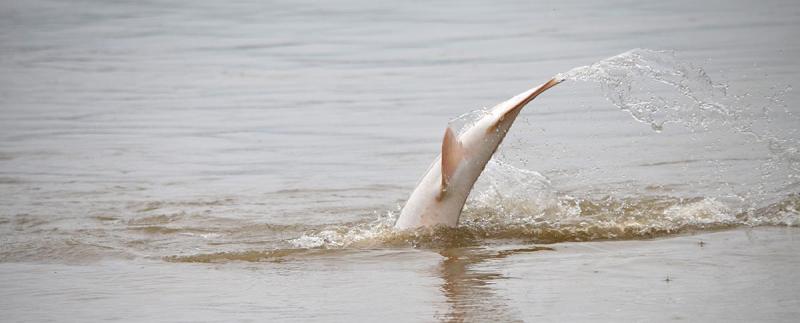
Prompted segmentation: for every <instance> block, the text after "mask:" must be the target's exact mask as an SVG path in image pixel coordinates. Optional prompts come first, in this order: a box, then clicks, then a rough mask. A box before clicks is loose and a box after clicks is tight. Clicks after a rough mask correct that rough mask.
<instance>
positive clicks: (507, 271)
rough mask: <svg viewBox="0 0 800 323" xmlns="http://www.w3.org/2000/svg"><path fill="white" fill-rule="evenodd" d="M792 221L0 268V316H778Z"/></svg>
mask: <svg viewBox="0 0 800 323" xmlns="http://www.w3.org/2000/svg"><path fill="white" fill-rule="evenodd" d="M798 268H800V229H798V228H792V227H783V228H782V227H758V228H740V229H734V230H729V231H720V232H712V233H702V234H696V235H682V236H677V237H670V238H664V239H656V240H647V241H598V242H584V243H559V244H552V245H524V244H520V245H509V244H502V245H501V247H492V246H486V247H480V248H459V249H446V250H419V249H380V250H351V251H334V252H332V253H329V254H325V253H320V254H316V255H309V256H306V257H294V258H287V259H283V260H281V261H271V262H228V263H219V264H179V263H165V262H160V261H143V260H139V261H100V262H97V263H92V264H85V265H64V264H26V263H3V264H0V294H2V295H0V312H2V313H3V316H4V319H3V321H4V322H33V321H36V322H43V321H60V322H64V321H71V322H81V321H100V320H134V321H148V322H176V321H186V322H188V321H191V322H228V321H243V322H247V321H251V322H264V321H296V322H304V321H334V322H351V321H377V320H383V321H392V322H395V321H396V322H403V321H406V322H421V321H423V322H424V321H487V320H494V321H546V322H552V321H654V322H658V321H689V322H707V321H726V322H727V321H737V322H754V321H785V322H788V321H792V320H793V319H794V318H796V317H797V315H798V314H800V292H798V290H800V283H799V282H800V271H798V270H797V269H798Z"/></svg>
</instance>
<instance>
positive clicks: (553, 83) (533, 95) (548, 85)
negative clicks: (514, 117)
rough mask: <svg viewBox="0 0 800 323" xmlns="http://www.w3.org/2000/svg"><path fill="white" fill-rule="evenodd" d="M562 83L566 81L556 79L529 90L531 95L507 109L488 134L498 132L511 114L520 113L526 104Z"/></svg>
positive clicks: (523, 97) (524, 94)
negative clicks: (498, 128) (501, 124)
mask: <svg viewBox="0 0 800 323" xmlns="http://www.w3.org/2000/svg"><path fill="white" fill-rule="evenodd" d="M562 81H564V80H561V79H556V78H554V79H551V80H549V81H547V83H544V84H542V85H541V86H539V87H538V88H536V89H531V90H528V92H530V93H523V94H521V96H522V99H521V100H520V101H518V102H517V103H516V104H513V105H511V106H510V107H509V108H507V110H506V111H503V112H502V114H501V115H500V117H499V118H497V121H495V123H494V124H493V125H492V126H491V127H489V128H488V129H487V132H494V131H496V130H497V127H498V126H500V123H501V122H503V120H505V119H506V118H507V117H508V116H509V115H510V114H511V113H514V112H519V110H520V109H522V107H524V106H525V105H526V104H528V102H531V100H533V99H535V98H536V97H537V96H539V94H542V92H544V91H547V89H549V88H551V87H553V86H556V84H558V83H561V82H562ZM517 97H519V96H517ZM517 97H514V98H512V99H511V100H514V99H516V98H517Z"/></svg>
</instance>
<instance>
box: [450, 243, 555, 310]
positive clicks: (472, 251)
mask: <svg viewBox="0 0 800 323" xmlns="http://www.w3.org/2000/svg"><path fill="white" fill-rule="evenodd" d="M553 250H554V249H552V248H548V247H530V248H520V249H510V250H500V251H496V250H487V249H482V248H453V249H445V250H442V251H441V252H440V254H441V255H442V256H443V257H444V260H442V263H441V265H440V266H439V270H440V275H441V277H442V279H443V280H444V282H443V283H442V287H441V290H442V293H443V294H444V296H445V297H447V304H448V305H449V307H450V308H449V311H448V313H447V314H445V315H441V316H440V317H439V319H440V320H442V321H444V322H464V321H470V322H476V321H484V320H499V321H503V322H521V321H523V319H522V317H521V316H519V313H516V312H515V311H514V309H513V308H510V307H509V306H508V305H507V303H508V301H507V300H506V299H504V298H503V296H502V295H498V294H497V291H496V290H495V289H493V288H492V282H493V281H494V280H497V279H505V278H506V277H504V276H503V275H502V274H500V273H496V272H492V271H491V270H488V271H487V270H482V269H481V268H477V267H479V266H480V265H481V264H482V263H485V262H487V261H492V260H501V259H504V258H506V257H509V256H512V255H515V254H520V253H529V252H537V251H553ZM534 279H535V278H534Z"/></svg>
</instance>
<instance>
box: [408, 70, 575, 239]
mask: <svg viewBox="0 0 800 323" xmlns="http://www.w3.org/2000/svg"><path fill="white" fill-rule="evenodd" d="M562 81H563V79H562V78H560V77H556V78H553V79H551V80H549V81H547V82H545V83H544V84H542V85H540V86H538V87H535V88H532V89H530V90H527V91H525V92H522V93H520V94H518V95H517V96H515V97H513V98H511V99H509V100H506V101H505V102H502V103H500V104H498V105H496V106H495V107H493V108H492V109H490V110H489V111H488V112H487V113H486V114H485V115H484V116H483V117H482V118H481V119H479V120H478V121H477V122H475V123H474V124H473V125H472V126H471V127H469V128H468V129H466V130H465V131H463V132H462V133H461V134H460V135H456V134H455V132H454V131H453V129H451V128H450V127H449V126H448V127H447V129H445V132H444V141H443V142H442V153H441V154H440V155H439V157H437V158H436V160H434V162H433V164H432V165H431V166H430V168H428V172H427V173H426V174H425V176H423V177H422V180H421V181H420V182H419V184H417V187H416V188H415V189H414V191H413V192H412V193H411V196H410V197H409V198H408V201H407V202H406V204H405V206H403V209H402V211H400V217H398V218H397V222H395V225H394V228H395V229H398V230H407V229H415V228H420V227H433V226H437V225H444V226H448V227H456V226H458V218H459V217H460V216H461V210H462V209H463V208H464V203H465V202H466V201H467V196H469V192H470V191H471V190H472V186H473V185H475V181H477V180H478V177H479V176H480V175H481V172H483V169H484V168H485V167H486V163H488V162H489V160H490V159H491V158H492V155H494V152H495V151H497V147H498V146H500V143H501V142H502V141H503V138H505V136H506V133H508V130H509V129H510V128H511V125H512V124H513V123H514V120H515V119H516V118H517V115H519V112H520V111H521V110H522V107H524V106H525V105H526V104H528V102H530V101H531V100H533V99H534V98H536V97H537V96H538V95H539V94H542V92H544V91H546V90H547V89H549V88H551V87H553V86H555V85H556V84H558V83H561V82H562Z"/></svg>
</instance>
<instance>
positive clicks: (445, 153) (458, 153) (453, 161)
mask: <svg viewBox="0 0 800 323" xmlns="http://www.w3.org/2000/svg"><path fill="white" fill-rule="evenodd" d="M463 159H464V146H463V145H462V144H461V142H460V141H458V137H456V134H455V133H454V132H453V129H451V128H450V127H447V130H445V132H444V140H443V141H442V187H441V192H440V193H439V199H440V200H441V199H442V198H443V197H444V194H445V193H446V192H447V185H448V184H450V179H451V178H452V177H453V174H454V173H455V172H456V168H458V164H459V163H461V160H463Z"/></svg>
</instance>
